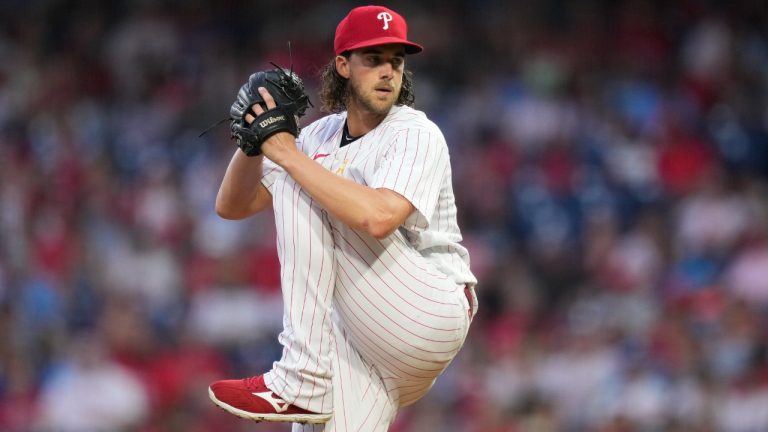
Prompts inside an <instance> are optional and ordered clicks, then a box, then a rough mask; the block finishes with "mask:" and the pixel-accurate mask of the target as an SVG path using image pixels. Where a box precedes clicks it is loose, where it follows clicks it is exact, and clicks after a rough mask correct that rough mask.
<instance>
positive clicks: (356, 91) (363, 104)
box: [347, 81, 401, 116]
mask: <svg viewBox="0 0 768 432" xmlns="http://www.w3.org/2000/svg"><path fill="white" fill-rule="evenodd" d="M348 84H349V85H348V87H347V92H348V94H347V98H348V99H349V102H351V104H348V106H355V107H357V108H359V109H361V110H363V111H367V112H369V113H371V114H373V115H377V116H386V115H387V114H389V110H391V109H392V106H394V105H395V102H396V101H397V99H398V98H399V97H400V90H401V88H395V91H393V92H392V94H391V95H390V97H389V98H387V99H385V100H381V99H378V98H376V97H375V96H374V95H372V94H364V93H363V91H362V90H360V88H359V87H358V84H357V83H354V82H352V81H349V83H348Z"/></svg>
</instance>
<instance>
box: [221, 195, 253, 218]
mask: <svg viewBox="0 0 768 432" xmlns="http://www.w3.org/2000/svg"><path fill="white" fill-rule="evenodd" d="M216 214H217V215H219V217H220V218H222V219H228V220H240V219H245V218H246V217H248V214H246V213H245V212H243V211H238V209H237V208H235V207H233V206H231V205H227V204H226V203H225V202H223V201H222V200H220V199H216Z"/></svg>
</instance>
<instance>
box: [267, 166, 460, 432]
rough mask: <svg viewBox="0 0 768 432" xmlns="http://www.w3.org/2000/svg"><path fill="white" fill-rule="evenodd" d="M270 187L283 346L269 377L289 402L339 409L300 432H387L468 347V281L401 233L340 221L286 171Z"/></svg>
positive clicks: (317, 409) (323, 409)
mask: <svg viewBox="0 0 768 432" xmlns="http://www.w3.org/2000/svg"><path fill="white" fill-rule="evenodd" d="M272 193H273V207H274V211H275V223H276V225H277V241H278V247H277V249H278V255H279V257H280V263H281V283H282V291H283V300H284V309H283V326H284V329H283V332H282V333H281V334H280V336H279V340H280V343H281V344H282V345H283V347H284V348H283V355H282V357H281V359H280V360H279V361H277V362H275V363H274V365H273V369H272V370H271V371H270V372H268V373H267V374H265V382H266V384H267V386H268V387H269V388H270V389H271V390H272V391H274V392H275V393H276V394H278V395H279V396H281V397H282V398H283V399H284V400H286V401H287V402H290V403H292V404H295V405H296V406H299V407H302V408H305V409H308V410H310V411H314V412H333V414H334V416H333V418H332V420H331V421H330V422H329V423H327V424H326V425H324V426H322V425H315V426H309V425H308V426H301V425H294V428H293V430H294V431H321V430H324V431H326V432H331V431H334V432H342V431H344V432H346V431H366V432H370V431H386V430H387V428H388V426H389V425H390V424H391V423H392V421H393V420H394V418H395V415H396V414H397V410H398V408H399V407H401V406H405V405H408V404H410V403H413V402H415V401H416V400H418V399H419V398H420V397H422V396H423V395H424V394H425V393H426V392H427V391H428V390H429V388H430V387H431V386H432V384H433V382H434V380H435V379H436V377H437V376H438V375H439V374H440V373H441V372H442V371H443V370H444V369H445V368H446V367H447V366H448V364H449V363H450V361H451V360H452V359H453V357H454V356H455V355H456V353H457V352H458V350H459V348H461V345H462V344H463V343H464V338H465V337H466V334H467V331H468V328H469V318H468V316H467V309H468V302H467V300H466V297H465V295H464V292H463V288H464V287H463V286H457V285H456V284H455V283H454V282H453V281H452V280H450V279H449V278H447V277H446V276H445V275H443V274H442V273H440V272H438V271H437V270H435V269H434V268H433V267H432V266H431V265H430V264H429V263H428V262H427V261H426V260H425V259H424V258H423V257H422V256H421V255H419V254H418V253H417V252H416V251H414V250H413V249H412V248H410V246H409V245H408V244H407V241H406V240H405V239H404V237H403V236H402V235H401V234H400V233H395V234H394V235H392V236H390V237H389V238H387V239H384V240H377V239H374V238H372V237H370V236H367V235H364V234H361V233H359V232H356V231H354V230H352V229H350V228H349V227H347V226H346V225H344V224H342V223H340V222H338V221H336V220H335V219H334V218H332V217H331V216H329V215H327V214H326V212H325V211H324V210H322V209H321V208H320V207H319V206H318V205H317V204H316V203H314V202H313V200H312V199H311V197H309V196H308V195H307V194H306V193H304V192H303V191H302V190H301V188H300V186H299V185H298V184H296V183H295V182H294V181H293V179H292V178H291V177H289V176H288V175H285V174H284V175H281V176H280V178H278V180H276V182H275V184H274V187H273V189H272Z"/></svg>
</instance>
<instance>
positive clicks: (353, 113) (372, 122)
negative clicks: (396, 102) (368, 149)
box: [347, 107, 387, 137]
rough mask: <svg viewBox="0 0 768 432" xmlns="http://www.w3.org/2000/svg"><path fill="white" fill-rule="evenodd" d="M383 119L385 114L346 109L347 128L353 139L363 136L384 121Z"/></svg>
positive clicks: (351, 108) (353, 108)
mask: <svg viewBox="0 0 768 432" xmlns="http://www.w3.org/2000/svg"><path fill="white" fill-rule="evenodd" d="M385 117H387V114H374V113H371V112H368V111H365V110H361V109H356V108H355V107H348V109H347V127H348V128H349V134H350V135H351V136H353V137H359V136H363V135H365V134H367V133H368V132H370V131H371V130H372V129H373V128H375V127H376V126H378V125H379V124H380V123H381V122H382V121H384V118H385Z"/></svg>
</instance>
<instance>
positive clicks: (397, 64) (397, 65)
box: [392, 57, 405, 69]
mask: <svg viewBox="0 0 768 432" xmlns="http://www.w3.org/2000/svg"><path fill="white" fill-rule="evenodd" d="M404 61H405V59H403V58H402V57H394V58H392V67H394V68H395V69H399V68H400V66H402V65H403V62H404Z"/></svg>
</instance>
